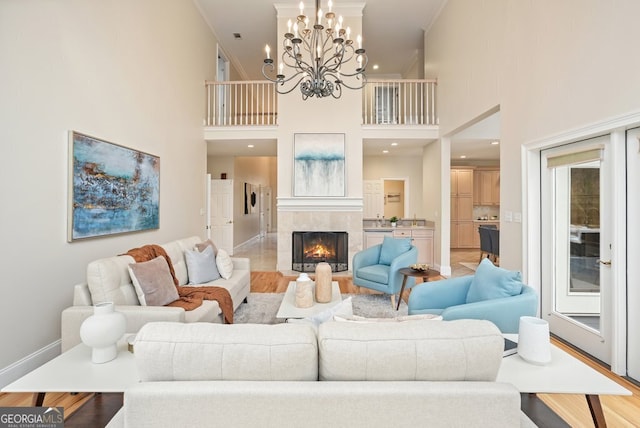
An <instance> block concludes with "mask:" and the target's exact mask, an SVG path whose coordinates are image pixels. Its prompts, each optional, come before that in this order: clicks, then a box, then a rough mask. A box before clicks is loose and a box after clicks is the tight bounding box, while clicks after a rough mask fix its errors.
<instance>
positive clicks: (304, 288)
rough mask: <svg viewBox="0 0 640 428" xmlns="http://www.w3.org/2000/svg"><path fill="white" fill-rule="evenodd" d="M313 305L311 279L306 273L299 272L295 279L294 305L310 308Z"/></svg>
mask: <svg viewBox="0 0 640 428" xmlns="http://www.w3.org/2000/svg"><path fill="white" fill-rule="evenodd" d="M311 306H313V281H311V278H309V275H307V274H306V273H301V274H300V275H299V276H298V279H296V307H298V308H310V307H311Z"/></svg>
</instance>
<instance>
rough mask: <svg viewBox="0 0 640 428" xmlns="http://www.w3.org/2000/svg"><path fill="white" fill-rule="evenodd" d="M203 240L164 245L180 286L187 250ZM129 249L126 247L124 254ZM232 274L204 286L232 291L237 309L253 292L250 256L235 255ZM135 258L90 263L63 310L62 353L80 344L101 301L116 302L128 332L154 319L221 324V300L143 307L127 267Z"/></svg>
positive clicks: (184, 281)
mask: <svg viewBox="0 0 640 428" xmlns="http://www.w3.org/2000/svg"><path fill="white" fill-rule="evenodd" d="M200 242H202V239H201V238H199V237H197V236H192V237H189V238H185V239H179V240H176V241H172V242H168V243H166V244H162V245H161V247H162V248H163V249H164V250H165V251H166V252H167V255H168V256H169V258H170V259H171V262H172V264H173V267H174V270H175V273H176V277H177V278H178V281H179V283H180V284H179V285H185V284H187V283H188V275H187V265H186V261H185V256H184V252H185V250H193V249H194V247H195V245H196V244H198V243H200ZM127 250H128V249H124V250H123V251H122V253H125V252H126V251H127ZM231 260H232V261H233V274H232V276H231V277H230V278H229V279H224V278H220V279H217V280H215V281H211V282H209V283H207V284H202V285H215V286H218V287H224V288H226V289H227V290H229V293H230V294H231V298H232V299H233V308H234V310H235V309H237V308H238V306H240V303H242V302H243V301H244V300H245V299H246V298H247V296H248V295H249V291H250V280H251V267H250V263H249V259H248V258H237V257H232V258H231ZM131 263H134V259H133V258H132V257H131V256H128V255H119V256H113V257H108V258H104V259H99V260H94V261H92V262H91V263H89V265H88V266H87V283H85V284H78V285H76V286H75V288H74V294H73V306H71V307H69V308H67V309H65V310H64V311H63V312H62V319H61V323H62V352H65V351H67V350H68V349H70V348H72V347H73V346H75V345H77V344H78V343H80V325H81V324H82V322H83V321H84V320H85V319H86V318H87V317H88V316H90V315H92V314H93V306H92V305H94V304H96V303H100V302H106V301H110V302H114V303H115V305H116V309H117V310H118V311H119V312H122V313H124V314H125V316H126V318H127V332H131V333H135V332H137V331H138V330H139V329H140V328H141V327H142V326H143V325H144V324H146V323H148V322H151V321H175V322H186V323H192V322H213V323H221V322H222V316H221V311H220V307H219V306H218V302H216V301H213V300H205V301H203V302H202V305H201V306H200V307H198V308H196V309H194V310H192V311H185V310H184V309H182V308H178V307H167V306H141V305H140V302H139V301H138V297H137V295H136V291H135V289H134V286H133V284H132V282H131V277H130V275H129V271H128V266H129V264H131Z"/></svg>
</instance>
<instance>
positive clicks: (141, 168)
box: [67, 131, 160, 242]
mask: <svg viewBox="0 0 640 428" xmlns="http://www.w3.org/2000/svg"><path fill="white" fill-rule="evenodd" d="M68 144H69V161H68V163H69V165H68V171H69V176H68V187H69V188H68V209H67V211H68V212H67V218H68V225H67V241H68V242H74V241H78V240H83V239H90V238H99V237H105V236H112V235H120V234H125V233H134V232H141V231H145V230H154V229H159V228H160V157H159V156H155V155H152V154H150V153H146V152H142V151H140V150H136V149H132V148H129V147H125V146H122V145H120V144H116V143H112V142H110V141H106V140H103V139H100V138H96V137H92V136H90V135H87V134H83V133H80V132H77V131H69V142H68Z"/></svg>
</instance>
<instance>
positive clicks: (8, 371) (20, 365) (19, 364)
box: [0, 339, 62, 388]
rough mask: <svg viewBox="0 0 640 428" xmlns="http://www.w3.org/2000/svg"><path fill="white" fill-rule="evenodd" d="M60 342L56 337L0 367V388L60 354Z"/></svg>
mask: <svg viewBox="0 0 640 428" xmlns="http://www.w3.org/2000/svg"><path fill="white" fill-rule="evenodd" d="M61 343H62V341H61V340H60V339H58V340H56V341H55V342H53V343H51V344H49V345H47V346H45V347H44V348H41V349H38V350H37V351H36V352H34V353H32V354H30V355H27V356H26V357H24V358H22V359H21V360H18V361H16V362H15V363H13V364H11V365H9V366H7V367H5V368H3V369H0V388H4V387H5V386H7V385H9V384H10V383H11V382H13V381H15V380H16V379H19V378H21V377H22V376H24V375H26V374H27V373H29V372H31V371H33V370H35V369H36V368H38V367H40V366H41V365H43V364H44V363H46V362H47V361H49V360H52V359H54V358H55V357H57V356H58V355H60V352H61V351H60V349H61Z"/></svg>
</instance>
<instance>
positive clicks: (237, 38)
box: [233, 33, 242, 40]
mask: <svg viewBox="0 0 640 428" xmlns="http://www.w3.org/2000/svg"><path fill="white" fill-rule="evenodd" d="M233 38H234V39H236V40H239V39H241V38H242V34H240V33H233Z"/></svg>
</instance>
